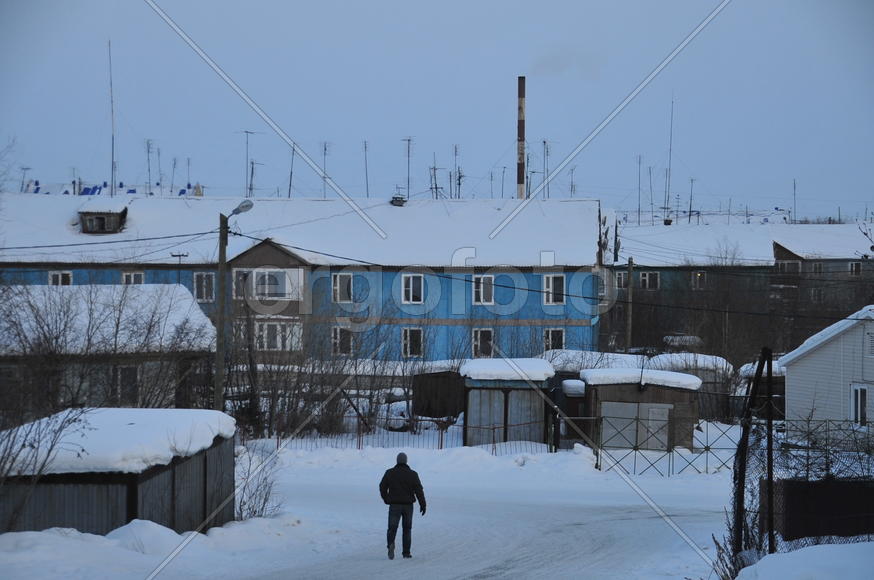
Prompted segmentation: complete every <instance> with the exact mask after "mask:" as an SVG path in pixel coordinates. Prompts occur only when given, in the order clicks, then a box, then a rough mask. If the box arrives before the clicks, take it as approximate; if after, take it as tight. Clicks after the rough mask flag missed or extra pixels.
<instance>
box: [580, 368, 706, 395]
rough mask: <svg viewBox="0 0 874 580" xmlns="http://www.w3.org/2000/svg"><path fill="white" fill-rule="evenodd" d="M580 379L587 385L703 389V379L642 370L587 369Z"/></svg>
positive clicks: (680, 374)
mask: <svg viewBox="0 0 874 580" xmlns="http://www.w3.org/2000/svg"><path fill="white" fill-rule="evenodd" d="M580 378H581V379H582V380H583V381H585V383H586V384H587V385H627V384H635V385H637V384H642V385H659V386H663V387H674V388H677V389H688V390H691V391H697V390H698V389H699V388H701V379H699V378H698V377H696V376H694V375H689V374H686V373H675V372H672V371H654V370H644V371H643V372H642V373H641V371H640V369H637V370H635V369H586V370H584V371H581V372H580Z"/></svg>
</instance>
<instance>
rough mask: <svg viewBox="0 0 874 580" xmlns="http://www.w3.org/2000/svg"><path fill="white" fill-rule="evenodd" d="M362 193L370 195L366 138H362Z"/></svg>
mask: <svg viewBox="0 0 874 580" xmlns="http://www.w3.org/2000/svg"><path fill="white" fill-rule="evenodd" d="M364 195H365V196H367V197H370V174H369V171H368V168H367V140H366V139H365V140H364Z"/></svg>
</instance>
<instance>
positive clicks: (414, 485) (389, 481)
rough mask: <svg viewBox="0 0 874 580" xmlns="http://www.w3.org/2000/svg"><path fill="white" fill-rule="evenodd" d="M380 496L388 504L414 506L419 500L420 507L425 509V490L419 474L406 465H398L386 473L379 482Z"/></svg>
mask: <svg viewBox="0 0 874 580" xmlns="http://www.w3.org/2000/svg"><path fill="white" fill-rule="evenodd" d="M379 495H381V496H382V501H384V502H385V503H387V504H393V503H400V504H413V503H415V502H416V499H418V500H419V505H420V507H421V508H424V507H425V490H424V489H422V482H421V481H419V474H418V473H416V472H415V471H413V470H412V469H410V466H409V465H406V464H404V463H398V464H397V465H395V466H394V467H392V468H391V469H389V470H387V471H386V472H385V475H383V476H382V481H380V482H379Z"/></svg>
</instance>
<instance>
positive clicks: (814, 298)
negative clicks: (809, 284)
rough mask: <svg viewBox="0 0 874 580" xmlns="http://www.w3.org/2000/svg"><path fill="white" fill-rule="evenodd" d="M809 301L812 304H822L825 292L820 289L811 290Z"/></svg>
mask: <svg viewBox="0 0 874 580" xmlns="http://www.w3.org/2000/svg"><path fill="white" fill-rule="evenodd" d="M810 301H811V302H813V303H814V304H822V303H823V302H825V291H824V290H823V289H822V288H811V289H810Z"/></svg>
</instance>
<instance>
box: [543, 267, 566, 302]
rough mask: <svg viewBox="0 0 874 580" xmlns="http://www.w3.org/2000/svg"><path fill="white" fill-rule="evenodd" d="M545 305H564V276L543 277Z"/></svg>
mask: <svg viewBox="0 0 874 580" xmlns="http://www.w3.org/2000/svg"><path fill="white" fill-rule="evenodd" d="M543 303H544V304H564V274H546V275H545V276H543Z"/></svg>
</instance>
